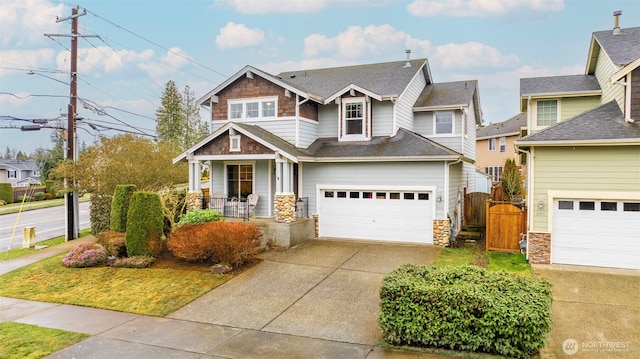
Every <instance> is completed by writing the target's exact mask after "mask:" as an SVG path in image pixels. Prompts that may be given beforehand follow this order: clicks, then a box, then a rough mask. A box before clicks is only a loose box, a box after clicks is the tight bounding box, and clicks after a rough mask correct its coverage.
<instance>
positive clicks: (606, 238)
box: [551, 199, 640, 269]
mask: <svg viewBox="0 0 640 359" xmlns="http://www.w3.org/2000/svg"><path fill="white" fill-rule="evenodd" d="M553 205H554V209H553V232H552V235H551V262H552V263H558V264H575V265H588V266H597V267H612V268H628V269H640V202H639V201H637V200H636V201H631V200H630V201H624V200H594V199H555V200H554V202H553Z"/></svg>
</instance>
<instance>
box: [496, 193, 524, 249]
mask: <svg viewBox="0 0 640 359" xmlns="http://www.w3.org/2000/svg"><path fill="white" fill-rule="evenodd" d="M486 211H487V232H486V233H487V234H486V239H487V250H490V251H507V252H520V234H521V233H525V231H526V220H527V211H526V209H525V208H522V209H520V208H519V207H516V206H514V205H513V204H511V203H508V202H507V203H505V202H492V201H487V202H486Z"/></svg>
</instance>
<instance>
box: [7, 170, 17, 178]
mask: <svg viewBox="0 0 640 359" xmlns="http://www.w3.org/2000/svg"><path fill="white" fill-rule="evenodd" d="M17 177H18V172H17V171H7V178H17Z"/></svg>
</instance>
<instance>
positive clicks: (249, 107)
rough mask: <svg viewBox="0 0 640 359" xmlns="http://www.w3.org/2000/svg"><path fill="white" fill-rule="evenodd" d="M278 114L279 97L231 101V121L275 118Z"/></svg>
mask: <svg viewBox="0 0 640 359" xmlns="http://www.w3.org/2000/svg"><path fill="white" fill-rule="evenodd" d="M277 113H278V101H277V97H266V98H258V99H256V98H252V99H246V100H229V119H243V118H252V119H253V118H264V117H275V116H276V114H277Z"/></svg>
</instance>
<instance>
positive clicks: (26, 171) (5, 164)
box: [0, 159, 40, 187]
mask: <svg viewBox="0 0 640 359" xmlns="http://www.w3.org/2000/svg"><path fill="white" fill-rule="evenodd" d="M0 182H5V183H11V186H12V187H27V186H29V185H31V184H40V171H39V170H38V165H37V164H36V161H33V160H24V161H23V160H10V159H9V160H5V159H3V160H0Z"/></svg>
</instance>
